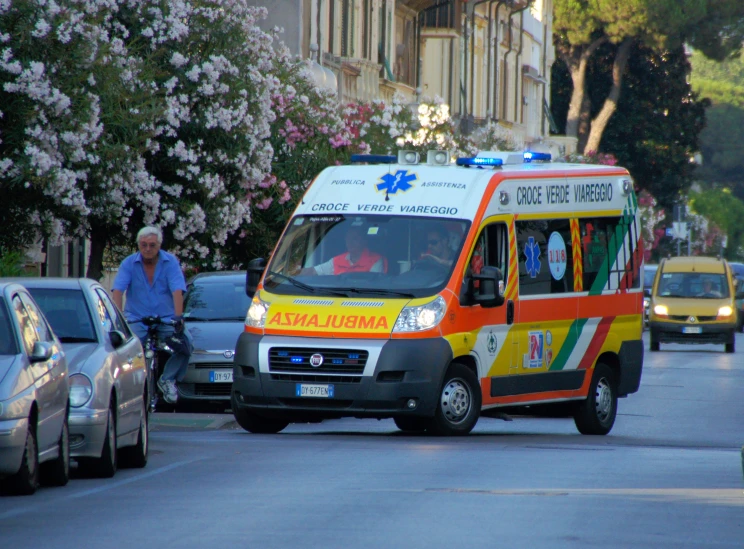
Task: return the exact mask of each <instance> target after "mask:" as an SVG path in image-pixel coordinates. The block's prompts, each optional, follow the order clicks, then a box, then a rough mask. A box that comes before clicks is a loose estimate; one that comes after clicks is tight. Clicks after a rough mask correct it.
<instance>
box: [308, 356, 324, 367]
mask: <svg viewBox="0 0 744 549" xmlns="http://www.w3.org/2000/svg"><path fill="white" fill-rule="evenodd" d="M322 364H323V355H321V354H320V353H315V354H314V355H312V356H311V357H310V366H312V367H313V368H320V366H321V365H322Z"/></svg>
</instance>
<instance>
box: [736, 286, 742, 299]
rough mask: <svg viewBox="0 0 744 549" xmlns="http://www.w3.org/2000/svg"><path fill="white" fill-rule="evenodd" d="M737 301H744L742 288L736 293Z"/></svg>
mask: <svg viewBox="0 0 744 549" xmlns="http://www.w3.org/2000/svg"><path fill="white" fill-rule="evenodd" d="M736 299H744V288H741V289H740V290H739V291H738V292H736Z"/></svg>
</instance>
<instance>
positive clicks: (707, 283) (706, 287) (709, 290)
mask: <svg viewBox="0 0 744 549" xmlns="http://www.w3.org/2000/svg"><path fill="white" fill-rule="evenodd" d="M700 297H721V294H720V292H717V291H716V290H714V289H713V281H712V280H711V279H710V278H705V279H703V292H702V293H701V294H700Z"/></svg>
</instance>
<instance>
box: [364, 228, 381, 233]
mask: <svg viewBox="0 0 744 549" xmlns="http://www.w3.org/2000/svg"><path fill="white" fill-rule="evenodd" d="M379 230H380V228H379V227H370V228H369V229H368V230H367V234H377V232H378V231H379Z"/></svg>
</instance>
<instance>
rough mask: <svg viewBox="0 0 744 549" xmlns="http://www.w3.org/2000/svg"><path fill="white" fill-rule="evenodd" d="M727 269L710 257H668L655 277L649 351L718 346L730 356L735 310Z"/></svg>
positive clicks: (729, 268) (734, 328)
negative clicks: (665, 346) (671, 345)
mask: <svg viewBox="0 0 744 549" xmlns="http://www.w3.org/2000/svg"><path fill="white" fill-rule="evenodd" d="M734 297H735V294H734V283H733V277H732V275H731V267H730V266H729V264H728V263H727V262H726V261H724V260H721V259H715V258H712V257H674V258H670V259H666V260H664V261H662V263H661V265H659V269H658V270H657V272H656V278H655V280H654V286H653V292H652V295H651V306H650V314H649V328H650V331H651V345H650V349H651V351H658V350H659V345H660V344H661V343H723V344H724V345H725V346H726V352H727V353H733V352H734V350H735V348H734V341H735V340H734V338H735V332H736V306H735V303H734Z"/></svg>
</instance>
